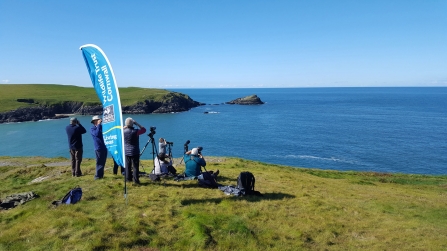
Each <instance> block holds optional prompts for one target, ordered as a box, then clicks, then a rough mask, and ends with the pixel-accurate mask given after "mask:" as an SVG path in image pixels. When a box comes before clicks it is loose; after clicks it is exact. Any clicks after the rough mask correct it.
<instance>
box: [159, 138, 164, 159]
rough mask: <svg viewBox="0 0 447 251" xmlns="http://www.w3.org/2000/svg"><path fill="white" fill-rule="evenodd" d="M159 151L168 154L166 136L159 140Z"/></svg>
mask: <svg viewBox="0 0 447 251" xmlns="http://www.w3.org/2000/svg"><path fill="white" fill-rule="evenodd" d="M158 153H159V154H160V153H161V154H163V155H166V140H165V139H164V138H160V139H159V140H158Z"/></svg>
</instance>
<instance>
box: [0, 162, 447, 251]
mask: <svg viewBox="0 0 447 251" xmlns="http://www.w3.org/2000/svg"><path fill="white" fill-rule="evenodd" d="M207 160H208V165H207V170H216V169H219V170H220V173H221V174H220V175H219V176H220V180H219V183H221V184H223V185H236V179H237V176H238V174H239V173H240V172H241V171H250V172H252V173H253V174H254V175H255V177H256V187H255V188H256V190H258V191H260V192H261V193H262V194H263V197H231V196H227V195H225V194H224V193H223V192H221V191H220V190H218V189H204V188H199V187H198V186H197V181H183V182H175V181H172V180H165V181H162V182H161V183H154V182H152V181H150V180H149V179H147V178H143V177H142V179H141V181H142V185H141V186H132V185H130V184H128V185H129V187H128V193H129V195H128V204H127V205H126V203H125V200H124V197H123V187H124V182H123V178H122V176H121V175H116V176H114V175H112V174H111V173H112V171H111V169H110V166H111V165H112V163H113V162H112V161H111V160H110V159H109V160H108V161H107V167H108V168H107V169H106V175H105V178H104V179H102V180H96V181H94V180H93V175H94V169H95V168H94V166H95V160H94V159H85V160H84V162H83V163H82V169H83V172H84V174H85V176H82V177H80V178H72V177H71V172H70V165H69V164H68V160H67V159H65V158H53V159H48V158H41V157H30V158H11V157H0V179H1V183H0V197H1V198H4V197H5V196H7V195H9V194H13V193H19V192H26V191H34V192H35V193H37V194H38V195H39V196H40V197H39V198H37V199H35V200H32V201H29V202H27V203H26V204H24V205H21V206H18V207H16V208H14V209H11V210H8V211H2V212H0V227H1V231H0V250H106V249H110V250H445V249H447V242H446V241H445V238H446V235H447V210H445V205H446V195H447V191H446V190H447V177H446V176H425V175H404V174H381V173H365V172H338V171H324V170H317V169H304V168H292V167H286V166H279V165H270V164H265V163H260V162H253V161H246V160H243V159H238V158H217V157H213V158H211V157H208V158H207ZM175 163H179V161H178V160H176V161H175ZM151 166H152V161H142V167H143V168H144V169H145V170H146V171H147V172H149V171H150V170H151ZM177 170H179V171H182V170H183V169H182V166H180V165H179V166H177ZM38 177H44V178H45V179H43V180H42V181H40V182H32V181H33V180H34V179H36V178H38ZM76 185H79V186H80V187H82V189H83V191H84V195H83V198H82V200H81V201H80V202H79V203H77V204H75V205H61V206H59V207H57V208H52V207H51V206H50V205H51V202H52V201H54V200H58V199H60V198H62V197H63V196H64V195H65V193H66V192H67V191H68V190H70V189H71V188H73V187H74V186H76Z"/></svg>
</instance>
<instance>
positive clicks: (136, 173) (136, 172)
mask: <svg viewBox="0 0 447 251" xmlns="http://www.w3.org/2000/svg"><path fill="white" fill-rule="evenodd" d="M132 164H133V182H135V183H137V184H140V155H134V156H132Z"/></svg>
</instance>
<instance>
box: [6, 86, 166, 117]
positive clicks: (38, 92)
mask: <svg viewBox="0 0 447 251" xmlns="http://www.w3.org/2000/svg"><path fill="white" fill-rule="evenodd" d="M119 91H120V97H121V104H122V105H132V104H135V103H136V102H137V101H138V100H145V99H152V100H155V101H160V100H161V99H162V97H163V96H164V95H165V94H167V93H168V91H166V90H161V89H149V88H138V87H126V88H119ZM17 99H34V101H35V102H38V103H39V104H45V105H51V104H57V103H61V102H64V101H80V102H87V103H90V104H99V103H100V100H99V99H98V97H97V95H96V93H95V90H94V89H93V87H89V88H87V87H78V86H71V85H49V84H48V85H42V84H23V85H19V84H14V85H12V84H10V85H6V84H3V85H0V112H6V111H11V110H15V109H17V108H21V107H29V106H33V105H36V104H27V103H23V102H17Z"/></svg>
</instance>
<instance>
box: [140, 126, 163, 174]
mask: <svg viewBox="0 0 447 251" xmlns="http://www.w3.org/2000/svg"><path fill="white" fill-rule="evenodd" d="M150 130H151V132H150V133H149V134H148V135H147V136H149V139H148V140H147V142H146V145H144V147H143V150H141V153H140V156H141V155H143V153H144V150H146V147H147V145H149V143H151V145H152V162H153V163H154V166H153V168H152V171H151V173H152V172H154V173H155V155H157V160H158V165H159V166H160V159H158V151H157V148H156V147H155V140H154V134H155V127H151V129H150ZM141 167H142V168H143V170H144V167H143V166H141ZM144 172H146V170H144Z"/></svg>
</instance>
